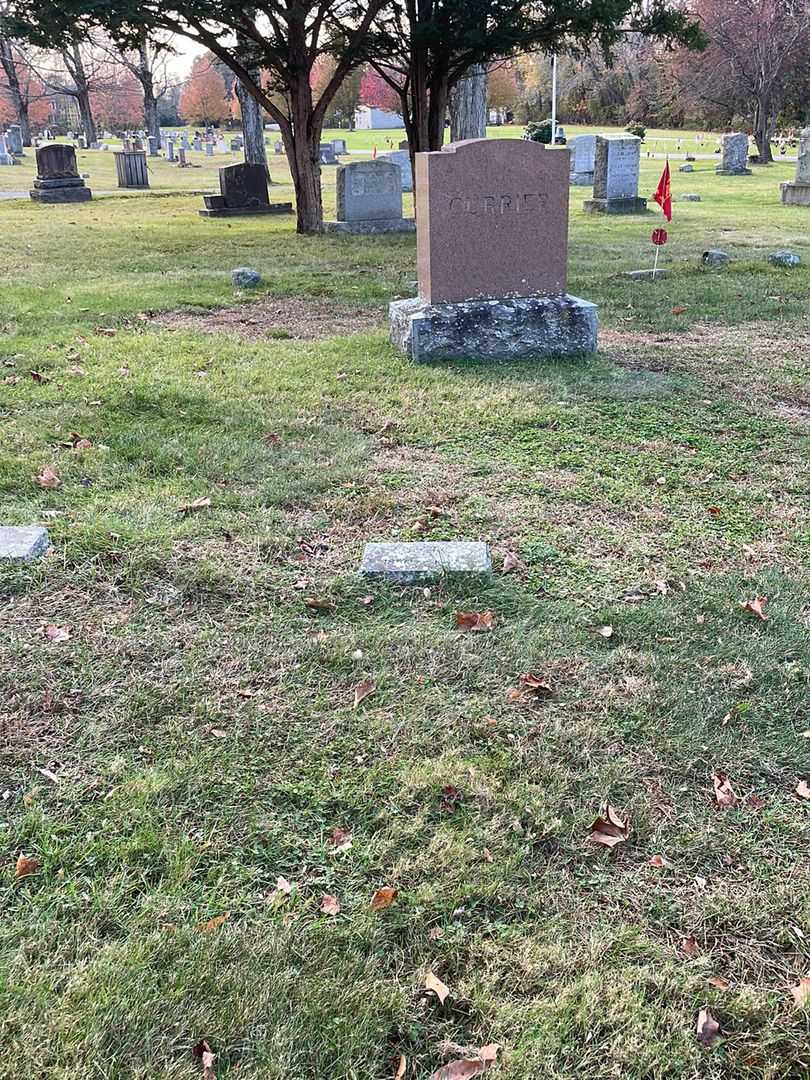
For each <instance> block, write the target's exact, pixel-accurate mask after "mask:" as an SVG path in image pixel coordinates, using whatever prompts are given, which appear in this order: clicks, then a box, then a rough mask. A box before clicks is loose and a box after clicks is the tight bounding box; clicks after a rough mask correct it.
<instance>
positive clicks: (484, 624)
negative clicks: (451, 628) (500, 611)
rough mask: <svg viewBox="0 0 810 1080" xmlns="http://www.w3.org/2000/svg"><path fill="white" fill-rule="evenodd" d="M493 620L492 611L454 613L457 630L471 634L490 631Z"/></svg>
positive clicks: (493, 613) (493, 614)
mask: <svg viewBox="0 0 810 1080" xmlns="http://www.w3.org/2000/svg"><path fill="white" fill-rule="evenodd" d="M494 618H495V612H494V611H458V612H456V626H457V627H458V628H459V630H471V631H473V632H477V631H481V630H491V629H492V621H493V619H494Z"/></svg>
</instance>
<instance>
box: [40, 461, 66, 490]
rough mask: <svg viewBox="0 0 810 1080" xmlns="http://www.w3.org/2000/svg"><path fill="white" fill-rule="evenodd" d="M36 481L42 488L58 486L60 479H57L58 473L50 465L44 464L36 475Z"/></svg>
mask: <svg viewBox="0 0 810 1080" xmlns="http://www.w3.org/2000/svg"><path fill="white" fill-rule="evenodd" d="M37 483H38V484H39V486H40V487H44V488H58V487H59V485H60V484H61V483H62V481H61V480H60V479H59V474H58V473H57V472H55V471H54V470H53V469H52V468H51V467H50V465H46V466H45V467H44V468H43V469H42V470H41V471H40V473H39V475H38V476H37Z"/></svg>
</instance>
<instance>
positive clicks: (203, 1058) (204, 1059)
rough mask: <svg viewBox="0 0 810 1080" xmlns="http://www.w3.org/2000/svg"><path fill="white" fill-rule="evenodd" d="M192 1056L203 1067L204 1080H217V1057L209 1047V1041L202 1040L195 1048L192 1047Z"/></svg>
mask: <svg viewBox="0 0 810 1080" xmlns="http://www.w3.org/2000/svg"><path fill="white" fill-rule="evenodd" d="M191 1056H192V1057H193V1058H194V1060H195V1061H199V1063H200V1064H201V1065H202V1076H203V1080H217V1074H216V1073H215V1072H214V1062H215V1061H216V1057H217V1055H216V1054H215V1053H214V1052H213V1051H212V1049H211V1047H210V1046H209V1045H208V1040H207V1039H200V1041H199V1042H198V1043H197V1044H196V1045H195V1046H192V1048H191Z"/></svg>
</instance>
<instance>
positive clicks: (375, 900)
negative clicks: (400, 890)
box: [371, 885, 397, 911]
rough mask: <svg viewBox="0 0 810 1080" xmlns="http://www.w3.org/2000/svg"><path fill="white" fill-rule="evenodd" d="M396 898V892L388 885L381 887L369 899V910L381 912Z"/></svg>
mask: <svg viewBox="0 0 810 1080" xmlns="http://www.w3.org/2000/svg"><path fill="white" fill-rule="evenodd" d="M396 898H397V890H396V889H392V888H391V887H390V886H389V885H383V886H382V888H380V889H377V891H376V892H375V893H374V895H373V896H372V898H371V910H372V911H383V910H384V909H385V908H388V907H391V905H392V904H393V902H394V901H395V900H396Z"/></svg>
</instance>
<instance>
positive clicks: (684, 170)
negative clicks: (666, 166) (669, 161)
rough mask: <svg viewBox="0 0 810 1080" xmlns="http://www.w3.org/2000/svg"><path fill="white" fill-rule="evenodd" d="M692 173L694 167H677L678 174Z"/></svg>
mask: <svg viewBox="0 0 810 1080" xmlns="http://www.w3.org/2000/svg"><path fill="white" fill-rule="evenodd" d="M694 171H695V167H694V165H688V164H687V165H679V166H678V172H694Z"/></svg>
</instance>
